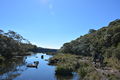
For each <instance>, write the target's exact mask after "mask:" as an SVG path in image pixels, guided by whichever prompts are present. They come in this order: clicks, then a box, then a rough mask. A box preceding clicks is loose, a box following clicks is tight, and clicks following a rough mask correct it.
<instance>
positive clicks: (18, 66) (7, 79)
mask: <svg viewBox="0 0 120 80" xmlns="http://www.w3.org/2000/svg"><path fill="white" fill-rule="evenodd" d="M24 64H25V58H24V57H17V58H12V59H10V60H6V61H4V63H1V64H0V79H3V80H11V79H13V78H15V77H17V76H19V75H20V73H21V72H22V71H23V70H25V66H24Z"/></svg>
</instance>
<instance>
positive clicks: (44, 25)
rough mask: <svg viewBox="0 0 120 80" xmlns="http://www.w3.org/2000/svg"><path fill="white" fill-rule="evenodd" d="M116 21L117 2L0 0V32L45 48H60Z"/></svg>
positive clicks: (119, 10) (119, 11) (119, 15)
mask: <svg viewBox="0 0 120 80" xmlns="http://www.w3.org/2000/svg"><path fill="white" fill-rule="evenodd" d="M118 18H120V0H0V29H3V30H4V31H7V30H14V31H16V32H18V33H20V34H21V35H22V36H24V37H25V38H27V39H28V40H30V41H31V42H32V43H34V44H37V45H38V46H41V47H47V48H60V47H61V46H62V45H63V44H64V43H65V42H69V41H71V40H74V39H76V38H77V37H79V36H81V35H84V34H86V33H88V31H89V29H99V28H101V27H103V26H106V25H108V23H109V22H110V21H113V20H115V19H118Z"/></svg>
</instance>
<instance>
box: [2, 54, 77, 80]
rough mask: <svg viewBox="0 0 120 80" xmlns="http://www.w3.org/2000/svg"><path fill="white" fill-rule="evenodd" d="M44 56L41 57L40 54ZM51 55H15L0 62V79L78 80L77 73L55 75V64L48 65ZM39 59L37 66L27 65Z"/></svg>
mask: <svg viewBox="0 0 120 80" xmlns="http://www.w3.org/2000/svg"><path fill="white" fill-rule="evenodd" d="M42 55H43V56H44V57H41V56H42ZM50 57H52V56H51V55H46V54H42V53H37V54H33V55H30V56H25V57H17V59H16V58H13V59H11V60H8V61H6V62H4V63H2V64H0V80H78V78H79V77H78V75H77V74H76V73H73V76H66V77H65V76H60V75H55V69H56V66H50V65H48V61H47V60H48V59H49V58H50ZM34 61H39V64H38V67H37V68H30V67H27V66H26V65H27V64H33V63H34Z"/></svg>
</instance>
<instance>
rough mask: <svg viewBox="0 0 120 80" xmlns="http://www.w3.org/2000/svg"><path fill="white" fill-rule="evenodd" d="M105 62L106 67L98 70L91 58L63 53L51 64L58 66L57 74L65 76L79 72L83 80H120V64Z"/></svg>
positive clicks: (52, 60)
mask: <svg viewBox="0 0 120 80" xmlns="http://www.w3.org/2000/svg"><path fill="white" fill-rule="evenodd" d="M105 61H107V62H106V63H107V64H106V66H105V67H102V68H100V67H98V68H96V67H95V65H94V64H93V62H92V58H91V57H83V56H79V55H71V54H62V53H61V54H57V55H55V56H53V57H52V58H50V60H49V64H51V65H56V66H57V67H56V74H59V75H63V76H67V75H71V74H72V72H77V73H78V74H79V75H80V78H81V79H83V80H104V79H108V80H119V79H120V77H119V75H120V74H119V70H120V69H119V63H115V62H114V59H112V61H111V59H109V60H108V59H105ZM118 62H119V61H118ZM113 63H114V66H113V65H112V64H113ZM108 68H110V69H109V70H108ZM115 70H116V72H115ZM117 72H118V73H117Z"/></svg>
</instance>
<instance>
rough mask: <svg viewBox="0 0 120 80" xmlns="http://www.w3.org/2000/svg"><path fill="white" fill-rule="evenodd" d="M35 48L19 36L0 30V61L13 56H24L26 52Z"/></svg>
mask: <svg viewBox="0 0 120 80" xmlns="http://www.w3.org/2000/svg"><path fill="white" fill-rule="evenodd" d="M34 48H36V46H35V45H32V44H31V43H30V42H29V41H28V40H27V39H25V38H23V37H22V36H21V35H20V34H17V33H16V32H14V31H11V30H9V31H8V32H7V33H5V32H4V31H3V30H0V56H1V57H0V60H4V59H3V57H4V58H10V57H12V56H15V55H25V54H26V52H27V51H30V50H32V49H34Z"/></svg>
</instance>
